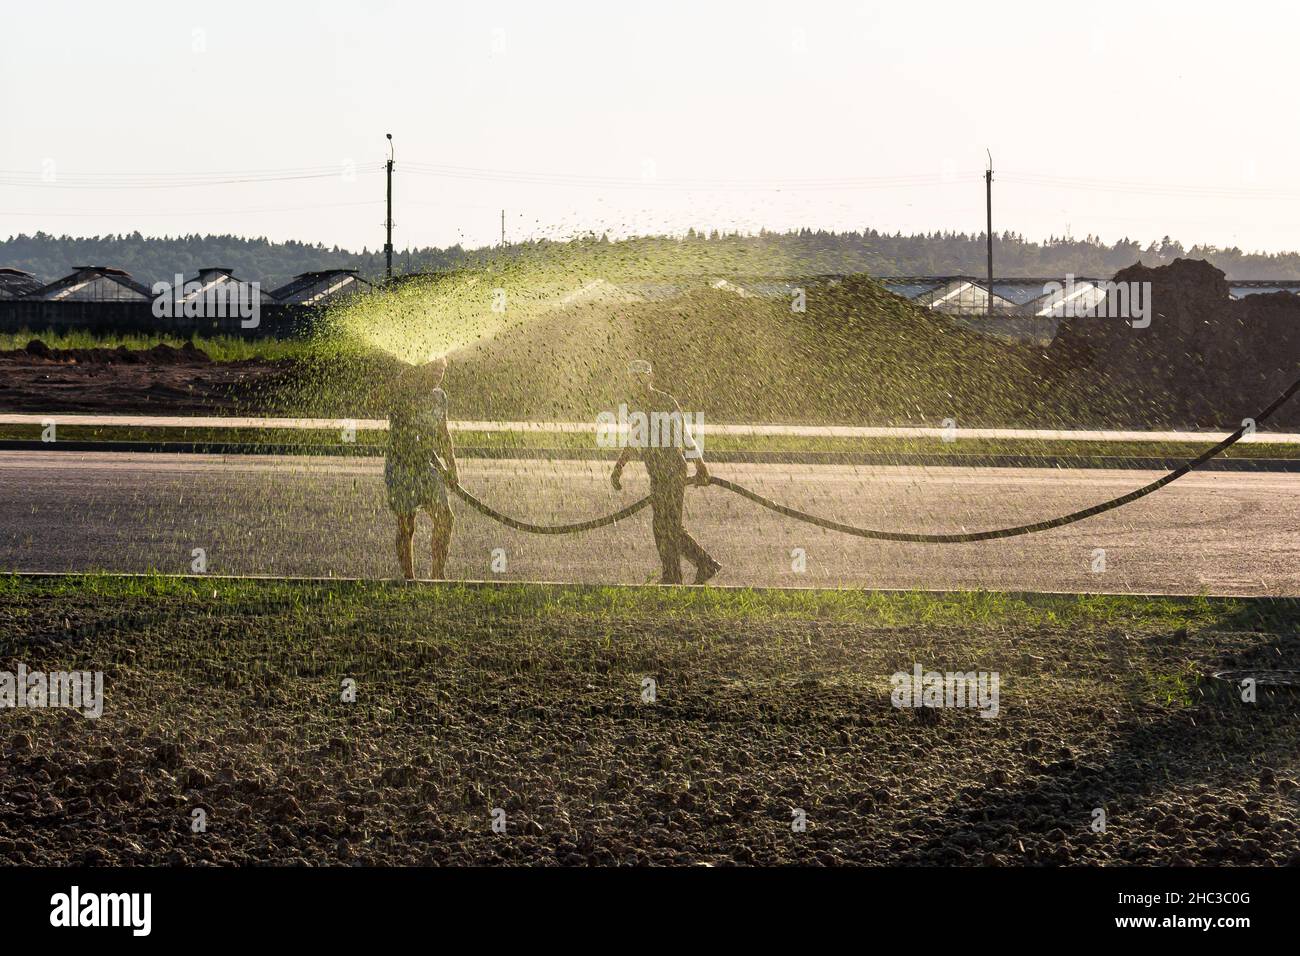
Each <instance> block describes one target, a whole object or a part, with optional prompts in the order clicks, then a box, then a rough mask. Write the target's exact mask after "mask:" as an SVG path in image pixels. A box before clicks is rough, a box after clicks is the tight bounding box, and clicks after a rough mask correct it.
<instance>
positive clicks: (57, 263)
mask: <svg viewBox="0 0 1300 956" xmlns="http://www.w3.org/2000/svg"><path fill="white" fill-rule="evenodd" d="M575 246H576V247H584V246H585V247H588V248H592V247H599V250H600V251H601V252H603V253H604V254H605V255H611V256H614V257H617V258H618V259H620V260H623V261H624V262H627V263H634V262H636V261H644V262H646V263H647V264H649V263H651V262H653V263H654V264H655V268H656V269H658V270H661V271H662V270H671V269H672V268H673V263H679V265H680V269H681V271H683V272H688V273H694V272H704V271H708V270H717V271H720V272H725V273H730V274H734V275H777V274H791V275H795V274H798V275H811V274H824V273H848V272H866V273H870V274H872V275H878V276H887V275H983V274H984V271H985V237H984V235H983V234H982V233H958V232H933V233H916V234H912V235H903V234H902V233H894V234H888V233H882V232H878V231H876V230H874V229H867V230H865V231H863V232H829V231H825V230H813V229H801V230H798V231H794V232H785V233H776V232H766V231H764V232H760V233H758V234H757V235H752V234H745V235H741V234H736V233H720V232H716V231H715V232H711V233H703V232H696V231H694V230H691V231H690V232H689V233H687V235H686V236H684V237H676V238H667V237H650V238H639V239H629V240H622V241H618V242H610V241H609V240H608V239H606V238H604V237H602V236H589V237H584V238H582V239H579V240H576V241H575V242H574V243H571V244H567V243H554V242H550V241H541V242H536V243H519V244H515V245H511V246H507V247H506V248H504V249H500V248H484V249H465V248H463V247H461V246H460V245H455V246H450V247H447V248H445V249H440V248H435V247H425V248H416V249H403V250H401V251H399V252H397V253H396V254H395V255H394V262H393V270H394V272H396V273H398V274H408V273H413V272H441V271H444V270H447V269H454V268H461V267H467V266H474V265H478V264H481V263H484V262H487V261H491V260H499V259H501V258H507V259H509V258H514V257H520V256H523V257H529V256H539V255H540V256H545V255H547V254H548V253H549V252H552V251H556V250H559V249H568V250H572V249H573V248H574V247H575ZM592 251H595V249H593V250H592ZM678 253H682V254H680V255H678ZM687 253H689V254H687ZM993 257H994V269H995V272H996V273H997V275H999V276H1034V277H1037V276H1043V277H1048V276H1063V275H1065V274H1066V273H1074V274H1075V275H1092V276H1110V275H1113V274H1114V273H1115V272H1117V271H1119V270H1120V269H1122V268H1124V267H1126V266H1130V265H1132V264H1133V263H1135V262H1139V261H1140V262H1142V263H1144V264H1145V265H1148V266H1160V265H1167V264H1168V263H1170V262H1172V261H1173V260H1174V259H1176V258H1192V259H1207V260H1209V261H1210V262H1212V263H1213V264H1214V265H1215V266H1217V267H1218V268H1220V269H1222V270H1223V271H1224V272H1225V273H1226V274H1227V276H1228V278H1229V279H1300V252H1281V253H1258V252H1252V253H1247V252H1243V251H1242V250H1241V249H1238V248H1235V247H1232V248H1227V249H1220V248H1217V247H1214V246H1202V245H1196V246H1192V247H1191V248H1188V249H1185V248H1184V247H1183V245H1182V243H1180V242H1178V241H1176V240H1174V239H1171V238H1170V237H1168V236H1165V237H1164V238H1162V239H1159V240H1157V241H1153V242H1150V243H1148V244H1146V245H1145V246H1143V245H1142V244H1141V243H1139V242H1137V241H1135V240H1132V239H1121V240H1119V241H1118V242H1115V243H1112V244H1107V243H1104V242H1102V241H1101V240H1100V239H1097V238H1096V237H1094V236H1088V237H1086V238H1083V239H1074V238H1058V237H1052V238H1049V239H1047V240H1045V241H1043V242H1035V241H1031V240H1028V239H1026V238H1025V237H1024V236H1022V235H1019V234H1017V233H1009V232H1008V233H1003V234H1002V235H1000V236H995V237H994V242H993ZM78 265H107V266H115V267H117V268H120V269H125V270H126V271H127V272H130V273H131V274H132V275H133V276H135V277H136V278H137V279H139V280H140V281H142V282H146V283H150V282H154V281H157V280H159V279H170V278H171V277H172V276H173V275H174V274H175V273H176V272H177V271H178V270H179V271H181V272H183V273H185V274H187V275H189V274H193V273H194V272H196V271H197V270H198V269H199V268H200V267H204V266H225V267H228V268H231V269H233V270H234V271H235V274H236V275H237V276H239V277H240V278H242V279H247V280H252V279H257V280H259V281H261V283H262V284H263V286H264V287H265V288H274V287H276V286H278V285H281V284H282V283H284V282H287V281H288V280H289V279H290V278H292V277H293V276H295V275H297V274H298V273H301V272H309V271H315V270H320V269H334V268H344V269H357V270H358V271H359V272H360V273H361V274H362V275H363V276H365V277H367V278H369V279H378V278H380V277H382V276H383V274H384V255H383V252H382V250H378V249H376V250H370V249H368V248H363V249H362V250H361V251H360V252H353V251H351V250H348V249H343V248H340V247H338V246H333V247H330V246H325V245H322V244H320V243H316V244H311V243H305V242H293V241H290V242H272V241H270V240H269V239H266V238H246V237H242V236H230V235H221V236H198V235H192V236H175V237H171V236H163V237H147V236H143V235H141V234H140V233H138V232H135V233H130V234H124V235H106V236H90V237H74V236H52V235H48V234H46V233H42V232H38V233H36V234H35V235H32V236H27V235H17V236H13V237H11V238H9V239H5V240H0V267H8V268H14V269H22V270H24V271H26V272H30V273H33V274H34V275H36V276H38V277H39V278H41V279H43V280H46V281H49V280H52V279H55V278H58V277H59V276H62V275H66V274H67V273H68V272H70V271H71V270H72V268H73V267H74V266H78Z"/></svg>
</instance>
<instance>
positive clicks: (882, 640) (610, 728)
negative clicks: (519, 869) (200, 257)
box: [0, 579, 1300, 865]
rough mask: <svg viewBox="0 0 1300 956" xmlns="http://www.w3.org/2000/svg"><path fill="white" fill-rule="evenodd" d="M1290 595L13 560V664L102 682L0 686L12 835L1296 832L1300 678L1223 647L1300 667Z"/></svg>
mask: <svg viewBox="0 0 1300 956" xmlns="http://www.w3.org/2000/svg"><path fill="white" fill-rule="evenodd" d="M1298 621H1300V614H1297V611H1296V608H1295V605H1294V602H1253V603H1252V602H1245V601H1183V602H1169V601H1141V600H1138V599H1113V600H1099V599H1090V598H1051V599H1046V598H1045V599H1040V600H1038V601H1037V602H1036V603H1035V602H1031V603H1020V602H1016V601H1011V600H1009V599H1005V598H1000V597H998V596H996V595H973V596H966V597H957V598H937V597H921V596H915V595H913V596H892V597H887V596H880V595H871V594H866V593H858V594H856V595H851V594H844V593H834V592H822V593H820V594H817V595H807V594H805V595H802V596H796V597H791V596H789V595H779V594H767V595H763V594H755V593H749V594H745V593H740V594H731V595H726V594H719V593H717V592H701V591H699V590H678V591H674V592H672V593H668V592H665V591H662V590H658V591H656V590H647V591H642V592H629V591H626V590H621V589H605V590H587V591H571V590H562V589H549V588H536V587H534V588H522V587H517V586H513V587H506V588H488V589H451V588H445V587H428V586H419V587H414V588H409V587H407V588H404V587H396V586H385V585H368V586H360V585H339V586H336V587H332V588H326V589H318V588H312V587H308V586H304V585H299V586H284V585H273V584H260V585H259V584H248V583H242V584H239V585H234V584H231V583H230V582H220V583H218V582H174V581H158V582H154V583H152V584H143V585H142V584H140V583H138V582H137V583H130V582H123V581H121V580H113V579H110V580H108V581H103V580H100V581H98V582H92V583H90V584H86V585H78V584H72V585H69V584H66V583H56V584H49V583H44V584H42V583H35V582H30V581H29V582H18V581H15V580H14V579H8V580H7V582H6V583H4V584H3V587H0V635H2V636H0V669H9V670H13V669H14V668H15V667H16V666H17V664H18V663H19V662H23V663H25V664H26V665H27V666H28V667H29V668H32V669H37V668H41V669H45V670H55V669H73V668H77V669H102V670H103V671H104V674H105V677H104V679H105V686H106V694H105V709H104V715H103V716H102V717H101V718H100V719H98V720H91V719H86V718H84V717H82V716H79V715H74V714H71V713H68V712H56V711H48V710H47V711H39V710H16V711H11V712H6V713H4V714H3V721H4V723H3V727H2V728H0V767H3V768H4V772H3V773H0V861H3V862H5V863H19V864H38V863H39V864H65V863H89V864H157V863H173V864H181V863H185V864H202V863H214V864H252V863H280V864H286V863H306V864H323V865H328V864H352V863H365V864H382V863H398V864H496V863H506V864H525V863H529V864H536V863H540V864H570V865H584V864H615V863H633V864H650V863H656V864H714V865H725V864H812V865H820V864H826V865H837V864H942V865H1005V864H1049V865H1056V864H1069V865H1075V864H1087V865H1091V864H1139V865H1155V864H1175V865H1178V864H1192V865H1202V864H1230V865H1238V864H1241V865H1245V864H1251V865H1258V864H1287V863H1290V864H1293V865H1294V864H1300V829H1298V828H1300V792H1298V791H1297V780H1300V765H1298V763H1300V758H1298V756H1297V755H1298V754H1300V748H1297V739H1298V738H1297V732H1296V716H1297V715H1296V703H1297V700H1296V698H1295V697H1293V696H1291V695H1289V694H1285V695H1282V696H1269V695H1267V694H1265V693H1261V695H1260V697H1259V699H1258V700H1257V701H1256V702H1255V703H1245V702H1243V701H1242V700H1240V699H1239V697H1238V695H1237V694H1236V693H1234V692H1228V693H1221V692H1218V690H1217V688H1221V687H1222V686H1223V685H1222V682H1217V681H1213V680H1211V679H1207V677H1206V675H1207V674H1208V673H1209V672H1210V671H1212V670H1214V669H1216V668H1220V667H1246V666H1266V667H1272V668H1297V667H1300V638H1298V637H1297V634H1296V625H1297V622H1298ZM916 663H920V664H921V665H922V666H923V667H925V668H936V669H941V670H942V669H960V670H968V669H972V670H980V669H983V670H986V671H996V672H998V673H999V674H1000V675H1001V697H1000V706H999V709H998V714H997V716H996V717H994V718H984V717H981V716H980V715H979V714H978V713H975V712H972V711H970V710H959V709H947V710H932V709H931V710H924V709H923V710H920V711H918V710H908V709H900V708H897V707H894V706H893V705H892V703H891V699H890V675H891V674H892V673H893V672H895V671H900V670H901V671H911V669H912V668H913V666H914V664H916ZM347 679H351V680H355V681H356V690H357V694H356V701H355V702H354V703H349V702H345V701H344V700H343V699H342V698H343V694H342V693H341V688H343V687H344V683H343V682H344V681H345V680H347ZM647 679H652V680H653V681H654V682H655V685H654V688H655V694H654V698H653V700H647V699H646V697H645V691H646V688H647V687H648V685H647V684H646V680H647ZM195 810H202V811H203V812H204V813H205V814H206V821H207V826H206V831H205V832H201V833H196V832H194V830H193V819H194V816H193V815H194V811H195ZM498 810H499V811H502V812H503V814H504V815H503V816H502V815H500V814H498V815H497V816H496V817H494V811H498ZM1098 810H1101V811H1104V813H1105V821H1106V826H1105V829H1104V832H1097V830H1096V829H1095V826H1094V825H1095V823H1096V821H1097V820H1098V817H1097V811H1098ZM800 812H802V814H803V815H804V819H805V820H806V827H805V828H804V829H802V830H800V829H798V828H797V827H795V826H794V825H793V823H794V821H795V820H796V819H797V817H798V815H799V813H800ZM494 819H498V820H500V821H501V822H503V823H504V832H494V830H493V828H492V823H493V820H494Z"/></svg>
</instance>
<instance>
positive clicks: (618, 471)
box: [609, 445, 636, 491]
mask: <svg viewBox="0 0 1300 956" xmlns="http://www.w3.org/2000/svg"><path fill="white" fill-rule="evenodd" d="M635 457H636V452H634V451H633V450H632V446H631V445H624V446H623V450H622V451H621V452H619V455H618V461H616V462H614V470H613V472H611V473H610V476H609V483H610V484H611V485H613V486H614V490H615V491H622V490H623V466H624V465H626V464H627V463H628V462H629V461H631V460H632V459H633V458H635Z"/></svg>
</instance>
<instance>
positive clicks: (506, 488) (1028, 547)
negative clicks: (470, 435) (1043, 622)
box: [0, 452, 1300, 595]
mask: <svg viewBox="0 0 1300 956" xmlns="http://www.w3.org/2000/svg"><path fill="white" fill-rule="evenodd" d="M715 470H716V471H717V473H718V474H719V475H721V476H725V477H728V478H732V479H733V480H736V481H738V482H740V483H742V484H746V485H748V486H750V487H753V488H754V489H755V490H757V491H759V492H760V493H762V494H765V495H767V496H769V497H772V498H775V499H777V500H779V501H783V502H786V503H789V504H791V505H793V506H795V507H798V508H802V509H804V510H808V511H812V512H815V513H818V514H825V515H829V516H832V517H834V518H837V519H839V520H841V521H847V522H851V523H854V524H861V525H870V526H874V527H879V528H885V529H890V530H904V531H955V530H978V529H984V528H990V527H1000V526H1003V525H1009V524H1020V523H1023V522H1027V521H1032V520H1038V519H1042V518H1046V517H1050V516H1053V515H1056V514H1059V513H1063V512H1067V511H1073V510H1075V509H1078V508H1081V507H1084V506H1087V505H1090V504H1093V503H1095V502H1098V501H1101V500H1103V499H1106V498H1110V497H1113V496H1115V495H1118V494H1122V493H1124V492H1126V491H1129V490H1131V489H1133V488H1136V487H1138V486H1139V485H1142V484H1145V483H1146V482H1147V481H1149V480H1150V479H1151V478H1152V477H1154V476H1153V475H1152V474H1150V473H1146V472H1137V471H1099V470H1087V471H1052V470H1047V469H1023V470H1020V469H965V468H932V469H923V468H903V467H875V468H869V467H854V466H847V465H845V466H838V465H718V466H717V467H716V469H715ZM628 472H629V473H628V476H627V477H626V478H625V480H624V489H625V491H624V493H623V494H621V495H620V494H618V493H616V492H614V491H613V490H612V489H611V488H610V487H609V484H608V479H607V470H606V466H604V465H602V464H600V463H596V462H569V461H565V462H533V461H513V460H486V459H477V460H466V461H464V462H462V464H461V480H462V481H463V482H464V484H465V485H466V487H468V488H470V489H471V490H473V491H474V492H475V493H476V494H477V495H478V496H479V497H481V498H482V499H484V500H485V501H487V502H488V503H490V504H492V505H494V506H495V507H497V508H499V509H501V510H503V511H506V512H509V513H511V514H514V515H517V516H519V517H522V518H525V519H527V520H530V521H536V522H545V523H550V522H555V523H558V522H564V521H574V520H579V519H582V518H587V517H591V516H594V515H598V514H604V513H607V512H609V511H612V510H614V509H616V508H617V507H619V506H621V505H623V504H626V503H629V502H631V501H633V500H635V499H636V498H637V497H640V496H641V495H642V494H644V492H645V480H644V476H643V473H642V471H641V469H640V466H638V465H633V466H632V467H631V468H629V469H628ZM453 507H454V508H455V510H456V514H457V519H458V525H457V533H456V538H455V542H454V546H453V549H452V557H451V562H450V573H451V575H452V576H454V577H458V578H473V579H484V578H499V579H507V580H563V581H584V582H611V583H641V582H645V581H647V580H652V579H655V578H657V557H656V554H655V552H654V550H653V545H652V543H651V538H650V527H649V525H650V519H649V512H648V511H646V512H643V513H641V514H639V515H637V516H636V517H634V518H632V519H629V520H628V521H627V522H624V523H621V524H619V525H617V526H614V527H611V528H605V529H601V530H599V531H594V532H589V533H587V534H583V535H577V536H572V537H538V536H533V535H527V534H523V533H518V532H513V531H510V530H508V529H506V528H503V527H501V526H500V525H497V524H495V523H493V522H491V521H489V520H488V519H486V518H482V517H480V516H479V515H478V514H477V513H475V512H472V511H470V510H469V509H468V508H466V507H465V506H463V505H462V504H461V503H460V502H459V501H456V502H454V505H453ZM687 521H688V526H689V527H690V528H691V529H692V530H693V531H694V533H695V535H696V537H697V538H698V539H699V540H700V541H701V542H702V543H703V544H704V545H705V546H706V547H708V548H709V549H710V550H711V551H713V553H714V554H715V555H716V556H717V557H718V558H719V559H720V560H721V561H722V562H723V563H724V564H725V566H726V567H725V570H724V571H723V572H722V574H721V575H719V577H718V579H717V581H718V583H720V584H733V585H794V586H800V585H803V586H878V587H925V588H1007V589H1025V590H1070V591H1165V592H1178V593H1197V592H1201V591H1205V592H1209V593H1216V594H1217V593H1233V594H1287V595H1300V533H1298V530H1297V529H1298V527H1300V475H1287V474H1252V473H1223V472H1220V473H1206V474H1194V475H1190V476H1188V477H1186V478H1183V479H1181V480H1180V481H1177V482H1175V483H1174V484H1173V485H1171V486H1169V487H1168V488H1166V489H1163V490H1162V491H1159V492H1157V493H1156V494H1155V495H1152V496H1150V497H1148V498H1145V499H1143V500H1141V501H1139V502H1137V503H1135V504H1132V505H1128V506H1127V507H1125V508H1122V509H1119V510H1118V511H1114V512H1110V513H1108V514H1105V515H1102V516H1099V517H1097V518H1090V519H1088V520H1086V521H1084V522H1081V523H1079V524H1075V525H1072V526H1070V527H1067V528H1062V529H1058V530H1055V531H1048V532H1044V533H1041V534H1037V535H1031V536H1027V537H1021V538H1014V539H1009V540H1003V541H992V542H985V543H976V544H963V545H923V544H894V543H884V542H875V541H865V540H861V539H856V538H850V537H847V536H843V535H838V534H834V533H832V532H827V531H822V530H821V529H818V528H814V527H811V526H808V525H803V524H799V523H796V522H794V521H791V520H789V519H786V518H782V517H780V516H778V515H775V514H772V513H771V512H767V511H765V510H762V509H760V508H758V507H757V506H756V505H753V504H751V503H749V502H747V501H744V500H743V499H740V498H738V497H736V496H735V495H732V494H730V493H728V492H726V491H723V490H721V489H716V488H712V489H707V490H700V489H691V490H689V491H688V492H687ZM421 534H422V535H424V534H425V526H424V525H423V524H422V526H421ZM424 540H425V541H427V538H425V539H424ZM426 547H427V545H426ZM194 548H203V549H205V550H206V552H207V555H208V569H209V571H210V572H213V573H222V574H275V575H329V574H335V575H339V576H354V575H356V576H366V577H386V576H390V575H392V574H393V573H394V569H395V558H394V557H393V556H392V554H391V549H392V526H391V521H390V518H389V515H388V513H387V511H386V508H385V504H384V496H383V479H382V461H381V460H378V459H361V458H329V459H325V458H308V457H301V458H297V457H295V458H290V457H283V458H272V457H252V456H236V457H228V458H222V457H217V456H198V455H143V454H108V453H84V454H83V453H79V452H0V570H24V571H88V570H113V571H144V570H150V569H156V570H160V571H163V572H168V573H186V572H188V571H189V570H190V562H191V560H192V558H191V552H192V549H194ZM497 548H501V549H504V552H505V556H506V561H507V570H506V571H505V573H502V574H494V573H493V571H492V570H491V561H492V553H493V550H494V549H497ZM797 548H799V549H803V551H804V553H805V554H806V563H807V569H806V571H805V572H803V573H796V572H795V571H794V570H792V557H791V551H792V550H793V549H797ZM1097 549H1104V550H1105V570H1104V571H1103V572H1101V573H1094V572H1093V571H1092V570H1091V569H1090V568H1091V565H1092V563H1093V556H1094V553H1095V552H1096V550H1097ZM417 554H418V555H419V556H420V557H422V558H423V565H424V567H425V569H426V570H425V573H427V568H428V558H427V555H426V554H424V553H422V552H417Z"/></svg>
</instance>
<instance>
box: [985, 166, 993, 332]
mask: <svg viewBox="0 0 1300 956" xmlns="http://www.w3.org/2000/svg"><path fill="white" fill-rule="evenodd" d="M984 152H986V153H988V154H989V168H988V169H986V170H985V171H984V202H985V207H986V208H987V210H988V216H989V221H988V240H989V273H988V279H989V298H988V303H987V306H986V308H987V314H988V318H990V319H991V318H993V154H992V153H990V152H989V151H988V150H987V149H986V150H984Z"/></svg>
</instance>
